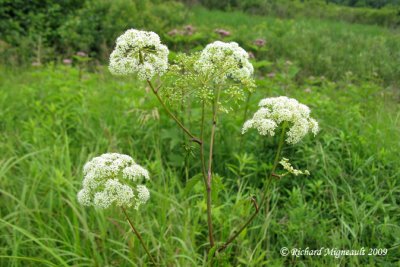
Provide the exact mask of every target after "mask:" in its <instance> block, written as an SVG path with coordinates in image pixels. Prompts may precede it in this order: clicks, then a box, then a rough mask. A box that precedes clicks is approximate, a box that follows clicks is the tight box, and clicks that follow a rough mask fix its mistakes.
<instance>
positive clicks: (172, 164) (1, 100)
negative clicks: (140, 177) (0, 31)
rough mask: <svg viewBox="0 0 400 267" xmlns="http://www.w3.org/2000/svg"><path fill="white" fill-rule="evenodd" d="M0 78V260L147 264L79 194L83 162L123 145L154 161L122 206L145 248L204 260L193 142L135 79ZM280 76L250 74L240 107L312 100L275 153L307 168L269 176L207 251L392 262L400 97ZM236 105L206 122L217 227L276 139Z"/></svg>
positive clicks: (135, 245) (115, 216)
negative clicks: (305, 117)
mask: <svg viewBox="0 0 400 267" xmlns="http://www.w3.org/2000/svg"><path fill="white" fill-rule="evenodd" d="M278 71H279V70H276V72H278ZM0 81H1V83H0V107H1V108H0V130H1V135H0V155H1V156H0V162H1V164H0V181H1V189H0V197H1V202H0V215H1V216H0V217H1V219H0V236H1V238H0V265H1V266H146V264H147V263H148V259H147V257H146V254H145V252H144V250H143V249H142V248H141V246H140V244H139V242H138V240H137V239H136V238H135V237H134V236H133V235H132V234H131V233H130V230H129V226H128V225H127V223H126V222H125V221H124V219H123V216H122V214H120V213H119V212H117V211H105V212H104V211H96V210H94V209H88V208H83V207H81V206H80V205H78V203H77V200H76V193H77V191H78V189H79V187H80V183H81V180H82V165H83V164H84V162H85V161H86V160H87V159H89V158H90V157H92V156H94V155H98V154H101V153H103V152H106V151H116V152H121V153H127V154H130V155H132V156H133V157H134V158H135V159H137V161H138V162H139V163H140V164H142V165H144V166H146V167H147V168H148V169H149V171H150V173H151V178H152V180H151V184H150V185H149V188H150V190H151V194H152V198H151V200H150V202H149V203H148V204H147V205H146V208H145V209H142V210H141V211H140V212H136V211H133V210H131V211H129V212H130V215H131V217H132V218H133V220H134V222H135V224H136V225H137V227H138V228H139V231H140V232H141V233H142V235H143V237H144V239H145V241H146V242H147V245H148V247H150V250H151V253H152V254H153V255H154V257H156V258H162V260H163V265H165V266H205V265H206V257H207V255H205V254H204V251H205V247H206V246H207V232H206V224H207V222H206V216H203V215H204V214H205V209H206V204H205V202H204V201H203V200H202V199H203V197H202V194H203V193H204V192H203V189H202V186H201V184H200V183H195V182H194V181H195V180H193V179H191V178H192V177H194V176H195V175H196V174H197V173H198V172H199V170H200V169H199V168H200V166H199V165H198V164H195V162H196V160H194V159H195V158H196V157H197V156H198V155H197V154H196V153H197V152H194V151H192V150H191V149H190V147H189V148H188V147H187V145H185V141H184V139H183V138H182V134H181V133H180V132H179V131H177V130H173V129H175V127H174V126H173V123H172V122H171V121H170V120H169V119H167V116H166V114H164V113H163V111H162V110H158V108H157V102H156V100H155V99H154V97H153V96H152V95H151V94H150V92H148V91H146V88H145V87H144V86H143V85H142V84H141V83H139V82H137V81H136V80H134V79H125V80H120V79H115V78H113V77H111V76H110V75H109V74H108V73H107V71H106V70H101V69H100V70H98V71H97V72H96V73H84V74H83V76H82V79H81V80H80V79H79V71H78V70H76V69H74V68H70V67H60V66H49V67H46V68H40V69H31V70H25V71H24V70H20V71H18V72H15V71H8V70H5V69H3V70H2V71H1V72H0ZM285 85H286V86H285V87H283V86H282V84H281V80H280V79H279V76H277V77H275V78H270V79H263V80H260V81H259V88H258V89H257V92H256V93H255V94H254V95H252V96H251V98H250V105H249V107H250V108H249V109H250V110H249V112H253V111H255V109H256V104H257V102H258V100H259V99H260V98H261V97H266V96H274V95H281V94H287V95H289V96H292V97H295V98H297V99H299V101H300V102H303V103H305V104H307V105H309V106H311V107H312V110H313V114H314V115H313V117H316V118H317V119H318V120H319V121H320V124H321V128H322V131H321V133H320V134H319V135H318V136H317V138H316V139H308V140H305V141H303V142H301V143H300V144H299V145H296V147H295V148H286V149H285V150H284V152H283V153H284V156H285V155H286V156H289V157H290V156H293V157H292V158H295V159H297V160H296V161H295V162H294V164H295V166H299V167H304V168H307V169H308V170H310V172H311V174H312V175H311V177H310V178H299V177H293V178H288V179H282V180H280V181H279V180H277V181H276V182H274V183H273V186H272V188H271V189H270V192H269V195H270V197H269V203H268V206H267V207H266V209H267V210H266V212H267V213H265V211H263V214H261V216H259V217H258V218H257V219H256V220H255V221H254V222H253V223H252V224H251V226H249V227H248V228H247V230H246V231H245V232H244V233H243V234H241V235H240V237H239V238H238V240H237V241H235V242H234V244H233V246H231V247H230V248H229V249H228V250H227V252H226V253H224V254H222V255H219V256H218V258H217V263H219V264H220V266H267V265H268V266H282V265H288V264H291V265H295V266H304V265H306V266H332V265H351V266H353V265H359V266H365V265H370V266H377V265H384V264H386V265H395V264H398V261H399V258H400V253H399V251H400V250H399V245H400V227H399V223H400V217H399V213H398V211H399V208H400V207H399V193H400V182H399V179H398V177H399V175H400V168H399V166H398V151H399V149H400V145H399V142H398V140H399V138H400V133H399V131H398V129H399V126H400V120H399V119H400V112H399V109H398V103H396V102H394V101H393V100H392V99H391V95H390V91H385V90H382V89H381V88H380V87H379V86H376V85H374V84H373V83H370V82H365V83H362V84H360V85H354V84H352V83H350V82H348V83H333V82H328V81H327V80H324V79H321V80H318V81H316V80H313V81H310V82H307V83H304V84H301V85H298V83H297V81H295V80H294V79H286V80H285ZM306 88H308V89H309V90H306V91H307V92H308V93H307V92H305V91H304V90H305V89H306ZM310 90H311V92H310ZM193 112H197V111H195V110H194V111H193ZM243 113H244V110H243V109H238V110H236V111H235V113H233V114H231V115H229V117H227V118H225V119H226V123H224V124H222V125H220V127H219V128H218V129H217V131H218V132H217V139H218V144H219V145H218V146H216V151H215V156H216V162H217V164H216V165H215V168H216V173H218V176H219V177H220V178H219V179H217V178H216V179H217V180H219V181H220V183H221V186H222V188H223V190H222V191H221V193H220V194H219V195H218V196H214V201H213V203H215V206H214V212H213V214H214V215H213V216H214V223H215V226H214V227H215V235H216V237H217V239H218V240H225V239H226V238H227V237H228V236H229V234H230V233H231V231H232V229H234V228H235V227H236V226H237V225H239V224H240V223H241V222H242V220H243V217H245V216H246V215H249V214H250V213H251V212H252V205H251V202H250V201H249V198H250V196H251V195H255V196H256V197H257V196H258V195H259V194H260V193H259V192H258V191H259V190H258V189H257V188H258V187H259V186H261V183H262V181H263V180H264V179H265V176H266V173H268V170H269V168H270V167H271V166H270V165H269V164H268V162H271V160H272V157H273V155H272V151H271V150H270V148H271V147H272V145H273V142H274V140H268V139H265V138H261V137H258V136H257V135H256V134H254V135H251V134H250V135H249V136H241V135H240V126H241V123H242V122H243V116H244V115H243ZM249 114H250V113H249ZM186 120H188V118H186ZM221 121H223V120H221ZM192 123H193V122H192ZM240 144H241V146H240ZM226 214H229V216H228V217H226ZM281 247H288V248H295V247H299V248H306V247H310V248H313V249H316V248H320V247H325V248H338V249H357V248H361V247H365V248H387V249H388V254H387V256H384V257H383V256H382V257H378V256H363V257H342V258H339V259H336V258H334V257H299V258H297V257H287V258H285V257H282V256H281V255H280V254H279V250H280V248H281Z"/></svg>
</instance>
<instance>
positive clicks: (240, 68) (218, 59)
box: [195, 41, 254, 83]
mask: <svg viewBox="0 0 400 267" xmlns="http://www.w3.org/2000/svg"><path fill="white" fill-rule="evenodd" d="M195 68H196V70H197V71H199V72H200V73H202V74H204V75H209V76H211V77H212V78H213V79H214V81H215V82H216V83H224V82H225V81H226V79H228V78H231V79H233V80H236V81H239V82H242V83H244V82H245V81H246V80H249V79H251V76H252V75H253V72H254V68H253V65H252V64H251V63H250V61H249V55H248V53H247V52H246V51H245V50H244V49H243V48H241V47H240V46H239V45H238V44H237V43H235V42H231V43H224V42H221V41H216V42H214V43H211V44H208V45H207V46H206V47H205V48H204V50H203V51H202V52H201V55H200V58H199V60H198V61H197V64H196V65H195Z"/></svg>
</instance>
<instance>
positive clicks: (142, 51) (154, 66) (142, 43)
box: [109, 29, 169, 80]
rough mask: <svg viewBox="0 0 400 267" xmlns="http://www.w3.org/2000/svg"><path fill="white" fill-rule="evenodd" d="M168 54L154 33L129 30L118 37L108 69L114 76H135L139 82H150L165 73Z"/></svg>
mask: <svg viewBox="0 0 400 267" xmlns="http://www.w3.org/2000/svg"><path fill="white" fill-rule="evenodd" d="M168 53H169V51H168V48H167V47H166V46H165V45H163V44H161V42H160V37H159V36H158V35H157V34H156V33H154V32H146V31H139V30H134V29H130V30H127V31H126V32H125V33H124V34H123V35H121V36H120V37H118V39H117V42H116V46H115V49H114V51H113V52H112V53H111V55H110V65H109V69H110V72H111V73H112V74H115V75H128V74H137V75H138V77H139V79H141V80H150V79H151V78H152V77H153V76H154V75H156V74H158V75H160V76H161V75H163V74H164V73H165V71H166V70H167V68H168Z"/></svg>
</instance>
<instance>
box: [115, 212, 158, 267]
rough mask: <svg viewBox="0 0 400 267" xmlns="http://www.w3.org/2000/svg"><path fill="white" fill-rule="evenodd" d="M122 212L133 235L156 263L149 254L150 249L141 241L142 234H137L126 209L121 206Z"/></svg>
mask: <svg viewBox="0 0 400 267" xmlns="http://www.w3.org/2000/svg"><path fill="white" fill-rule="evenodd" d="M121 209H122V212H123V213H124V215H125V217H126V220H127V221H128V223H129V225H130V227H131V229H132V231H133V232H134V233H135V235H136V236H137V237H138V238H139V240H140V243H141V244H142V247H143V248H144V250H145V251H146V253H147V255H148V256H149V258H150V260H151V261H152V262H153V264H154V265H157V263H156V262H155V260H154V259H153V257H152V256H151V254H150V251H149V250H148V248H147V247H146V244H145V243H144V241H143V238H142V236H141V235H140V234H139V232H138V231H137V230H136V228H135V226H134V225H133V223H132V221H131V220H130V218H129V216H128V214H127V213H126V210H125V208H124V207H121Z"/></svg>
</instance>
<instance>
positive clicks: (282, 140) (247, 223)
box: [217, 122, 287, 252]
mask: <svg viewBox="0 0 400 267" xmlns="http://www.w3.org/2000/svg"><path fill="white" fill-rule="evenodd" d="M286 127H287V123H286V122H284V123H283V126H282V132H281V136H280V138H279V145H278V150H277V152H276V155H275V160H274V165H273V166H272V169H271V172H270V175H269V177H268V181H267V184H266V186H265V189H264V190H263V191H264V192H263V195H262V197H261V202H260V205H259V206H258V207H257V205H255V208H256V210H255V211H254V213H253V214H252V215H251V216H250V217H249V219H247V221H246V222H245V223H244V224H243V225H242V226H241V227H240V228H239V230H237V231H236V232H235V233H234V234H233V235H232V236H231V237H230V238H228V240H227V241H226V242H225V243H224V244H223V245H222V246H221V247H219V248H218V249H217V252H222V251H224V250H225V249H226V248H227V247H228V246H229V244H231V243H232V242H233V241H234V240H235V239H236V238H237V237H238V236H239V235H240V233H241V232H243V230H244V229H245V228H246V227H247V226H248V225H249V224H250V223H251V222H252V221H253V220H254V218H255V217H256V216H257V214H258V213H259V212H260V208H261V207H262V206H263V205H264V202H265V201H266V200H267V196H268V194H267V193H268V189H269V186H270V184H271V181H272V176H273V175H274V172H275V170H276V167H277V166H278V163H279V162H278V161H279V157H280V154H281V152H282V148H283V144H284V141H285V133H286Z"/></svg>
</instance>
